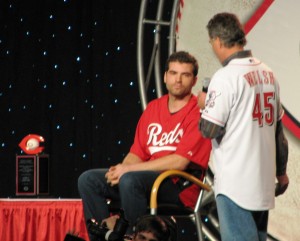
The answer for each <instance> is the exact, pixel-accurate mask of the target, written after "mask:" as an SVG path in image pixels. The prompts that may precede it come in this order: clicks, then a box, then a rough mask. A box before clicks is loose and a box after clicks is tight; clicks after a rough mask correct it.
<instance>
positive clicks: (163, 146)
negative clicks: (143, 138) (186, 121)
mask: <svg viewBox="0 0 300 241" xmlns="http://www.w3.org/2000/svg"><path fill="white" fill-rule="evenodd" d="M179 127H180V123H178V124H177V125H176V127H175V128H174V130H172V131H170V132H169V133H167V132H162V126H161V125H160V124H158V123H152V124H150V125H149V126H148V130H147V133H148V135H149V138H148V141H147V145H149V151H150V153H151V155H152V154H153V153H156V152H160V151H175V150H176V146H174V145H173V144H174V143H179V142H180V139H181V137H182V136H183V129H181V128H179Z"/></svg>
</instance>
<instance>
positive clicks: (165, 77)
mask: <svg viewBox="0 0 300 241" xmlns="http://www.w3.org/2000/svg"><path fill="white" fill-rule="evenodd" d="M166 79H167V71H165V73H164V83H166Z"/></svg>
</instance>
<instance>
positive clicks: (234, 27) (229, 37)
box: [206, 12, 247, 48]
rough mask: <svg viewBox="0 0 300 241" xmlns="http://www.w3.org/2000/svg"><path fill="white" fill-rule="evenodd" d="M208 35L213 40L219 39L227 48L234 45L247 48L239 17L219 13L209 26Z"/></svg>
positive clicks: (210, 21)
mask: <svg viewBox="0 0 300 241" xmlns="http://www.w3.org/2000/svg"><path fill="white" fill-rule="evenodd" d="M206 27H207V30H208V35H209V37H210V38H211V39H214V38H216V37H219V38H220V40H221V41H222V42H223V43H224V45H225V47H228V48H231V47H233V46H234V45H240V46H243V47H244V46H245V45H246V43H247V40H246V35H245V32H244V29H243V26H242V24H241V22H240V21H239V19H238V18H237V16H236V15H235V14H232V13H226V12H224V13H218V14H216V15H214V16H213V17H212V19H210V20H209V22H208V24H207V26H206Z"/></svg>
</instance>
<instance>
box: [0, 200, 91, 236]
mask: <svg viewBox="0 0 300 241" xmlns="http://www.w3.org/2000/svg"><path fill="white" fill-rule="evenodd" d="M69 232H74V233H77V234H78V236H79V237H81V238H83V239H85V240H86V241H88V240H89V239H88V235H87V231H86V227H85V222H84V217H83V208H82V202H81V199H69V200H67V199H61V200H60V199H50V200H49V199H28V200H26V199H0V241H63V240H64V238H65V236H66V234H67V233H69Z"/></svg>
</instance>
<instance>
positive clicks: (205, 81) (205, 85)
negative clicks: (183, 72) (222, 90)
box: [202, 77, 210, 93]
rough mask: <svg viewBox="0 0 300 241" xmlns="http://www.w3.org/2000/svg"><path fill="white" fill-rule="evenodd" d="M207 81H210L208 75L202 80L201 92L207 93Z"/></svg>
mask: <svg viewBox="0 0 300 241" xmlns="http://www.w3.org/2000/svg"><path fill="white" fill-rule="evenodd" d="M209 83H210V78H209V77H205V78H204V79H203V80H202V92H204V93H207V90H208V86H209Z"/></svg>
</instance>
